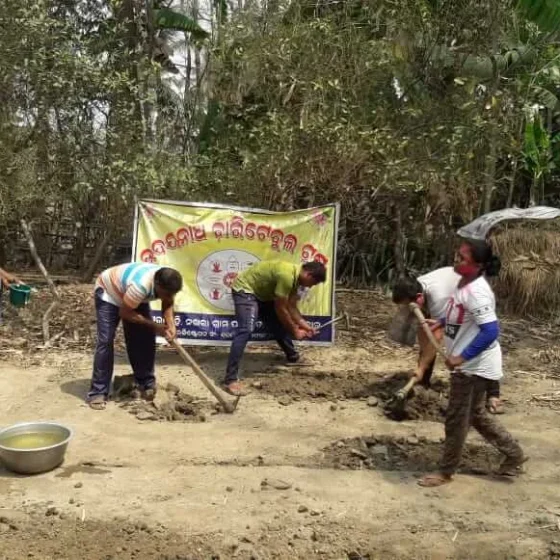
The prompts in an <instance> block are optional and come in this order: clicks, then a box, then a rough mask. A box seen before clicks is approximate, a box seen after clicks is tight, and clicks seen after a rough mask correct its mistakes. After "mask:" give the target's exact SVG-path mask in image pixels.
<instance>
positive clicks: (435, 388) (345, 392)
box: [252, 368, 449, 422]
mask: <svg viewBox="0 0 560 560" xmlns="http://www.w3.org/2000/svg"><path fill="white" fill-rule="evenodd" d="M284 369H288V368H276V373H274V375H270V376H267V377H264V376H259V377H258V379H257V381H253V383H252V386H253V387H254V388H256V389H259V390H262V391H263V392H266V393H269V394H271V395H274V396H276V397H286V396H287V397H289V398H290V399H291V400H294V401H298V400H302V399H303V400H330V401H331V400H343V399H366V398H367V397H371V396H374V397H377V398H378V399H379V400H380V401H381V402H382V405H383V406H384V409H385V412H386V415H387V417H388V418H391V419H392V420H397V421H401V420H431V421H436V422H443V420H444V417H445V410H446V408H447V398H448V394H449V385H448V383H447V382H446V381H444V380H442V379H435V380H434V381H433V382H432V387H431V388H430V389H425V388H423V387H416V388H415V389H414V393H413V394H412V395H411V398H409V399H408V400H407V402H406V403H405V406H404V407H403V408H402V409H399V410H395V409H394V408H393V407H391V405H390V403H391V401H392V399H393V397H394V395H395V393H396V392H397V391H398V390H399V389H401V388H402V387H403V386H404V385H405V384H406V382H407V380H408V378H409V374H408V373H407V372H403V371H401V372H397V373H395V374H392V375H388V376H385V377H383V378H381V379H379V377H378V376H377V375H376V374H375V373H371V372H367V371H349V372H340V371H332V372H324V371H321V372H317V371H313V370H312V369H311V370H296V369H289V370H288V371H284Z"/></svg>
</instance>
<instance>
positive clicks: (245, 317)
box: [224, 292, 299, 384]
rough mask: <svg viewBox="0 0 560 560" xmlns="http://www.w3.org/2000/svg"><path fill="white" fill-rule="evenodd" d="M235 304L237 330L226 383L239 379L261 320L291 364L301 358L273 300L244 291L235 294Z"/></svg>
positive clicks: (230, 352)
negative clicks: (246, 352) (244, 354)
mask: <svg viewBox="0 0 560 560" xmlns="http://www.w3.org/2000/svg"><path fill="white" fill-rule="evenodd" d="M232 295H233V303H234V305H235V320H236V321H237V329H236V330H235V334H234V336H233V341H232V343H231V348H230V351H229V358H228V363H227V369H226V377H225V380H224V383H226V384H228V383H232V382H233V381H237V380H238V379H239V364H240V363H241V358H242V357H243V352H245V347H246V346H247V343H248V342H249V339H250V338H251V334H252V333H253V332H254V330H255V322H256V321H257V318H260V319H261V320H262V322H263V323H264V325H265V327H266V329H267V330H268V331H270V333H271V334H272V336H274V339H275V340H276V342H277V343H278V345H279V346H280V348H282V350H283V351H284V354H286V358H287V359H288V361H291V362H295V361H297V359H298V357H299V355H298V353H297V350H296V349H295V347H294V343H293V342H292V339H291V337H290V334H289V333H288V331H287V330H286V327H284V325H283V324H282V322H281V321H280V319H279V318H278V315H277V314H276V310H275V309H274V302H273V301H259V300H258V299H257V298H256V297H255V296H254V295H253V294H246V293H244V292H233V293H232Z"/></svg>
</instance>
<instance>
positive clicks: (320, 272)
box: [301, 261, 327, 284]
mask: <svg viewBox="0 0 560 560" xmlns="http://www.w3.org/2000/svg"><path fill="white" fill-rule="evenodd" d="M301 269H302V270H303V271H305V272H307V273H308V274H309V275H310V276H311V278H313V280H315V282H317V284H322V283H323V282H324V281H325V280H326V279H327V269H326V267H325V265H324V264H323V263H320V262H316V261H312V262H306V263H305V264H304V265H303V266H302V267H301Z"/></svg>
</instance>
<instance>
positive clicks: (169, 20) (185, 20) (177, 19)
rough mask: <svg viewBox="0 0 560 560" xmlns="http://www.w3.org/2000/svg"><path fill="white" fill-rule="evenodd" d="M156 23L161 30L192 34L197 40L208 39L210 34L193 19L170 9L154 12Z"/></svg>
mask: <svg viewBox="0 0 560 560" xmlns="http://www.w3.org/2000/svg"><path fill="white" fill-rule="evenodd" d="M154 21H155V25H156V27H158V28H159V29H172V30H174V31H184V32H185V33H190V34H191V35H192V36H193V37H194V38H196V39H206V38H208V36H209V34H208V32H207V31H205V30H204V29H202V27H200V25H198V23H197V22H196V21H194V20H193V19H192V18H190V17H188V16H186V15H184V14H181V13H179V12H175V11H174V10H171V9H169V8H159V9H156V10H154Z"/></svg>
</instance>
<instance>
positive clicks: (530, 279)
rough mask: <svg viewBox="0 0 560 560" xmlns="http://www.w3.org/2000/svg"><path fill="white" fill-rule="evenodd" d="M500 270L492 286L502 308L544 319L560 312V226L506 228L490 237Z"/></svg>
mask: <svg viewBox="0 0 560 560" xmlns="http://www.w3.org/2000/svg"><path fill="white" fill-rule="evenodd" d="M491 242H492V245H493V247H494V250H495V252H496V254H498V255H499V256H500V259H501V260H502V270H501V272H500V276H499V278H498V280H497V282H496V283H495V285H494V289H495V291H496V297H497V298H498V301H499V303H500V306H501V307H502V309H504V310H506V311H508V312H512V313H516V314H523V315H532V316H535V317H537V316H538V317H547V318H550V317H551V316H552V315H558V314H559V313H560V225H559V224H557V223H555V222H552V223H550V224H547V225H546V226H544V225H542V224H539V225H533V224H529V225H516V226H505V227H504V228H503V229H499V230H497V231H496V232H494V233H493V234H492V236H491Z"/></svg>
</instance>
